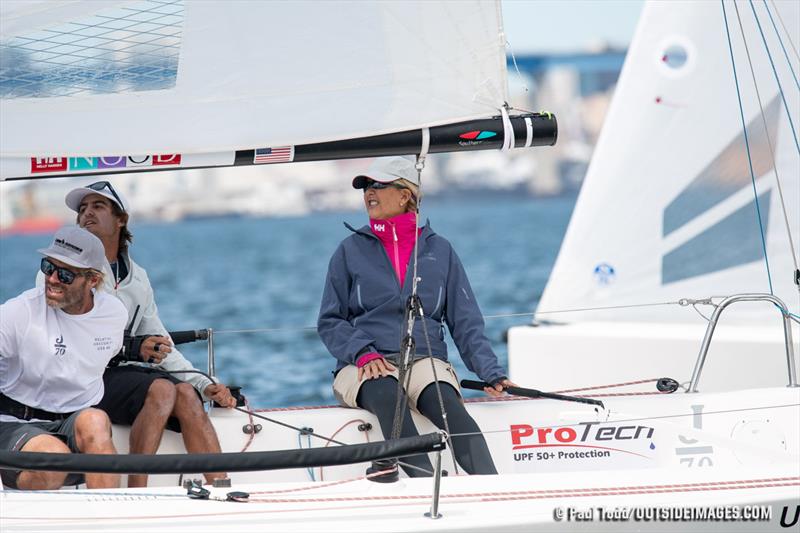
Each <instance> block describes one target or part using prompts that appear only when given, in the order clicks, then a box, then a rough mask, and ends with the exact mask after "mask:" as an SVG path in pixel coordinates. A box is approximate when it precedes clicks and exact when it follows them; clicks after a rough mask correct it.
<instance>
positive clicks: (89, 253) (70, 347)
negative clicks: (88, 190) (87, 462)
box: [0, 226, 128, 489]
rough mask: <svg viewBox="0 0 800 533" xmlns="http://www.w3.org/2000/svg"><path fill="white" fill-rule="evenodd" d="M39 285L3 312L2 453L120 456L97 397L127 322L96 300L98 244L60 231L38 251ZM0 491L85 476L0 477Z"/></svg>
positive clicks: (106, 300)
mask: <svg viewBox="0 0 800 533" xmlns="http://www.w3.org/2000/svg"><path fill="white" fill-rule="evenodd" d="M39 253H41V254H42V255H43V256H44V257H43V258H42V260H41V263H40V270H41V272H42V273H43V274H44V285H43V286H42V287H40V288H35V289H31V290H28V291H25V292H23V293H22V294H20V295H19V296H17V297H16V298H12V299H10V300H8V301H7V302H5V303H4V304H3V305H2V306H0V449H2V450H10V451H23V452H46V453H71V452H74V453H100V454H113V453H116V450H115V449H114V443H113V441H112V440H111V422H110V421H109V419H108V416H107V415H106V414H105V413H104V412H103V411H100V410H99V409H93V408H92V407H91V406H92V405H94V404H96V403H97V402H98V401H100V399H101V398H102V397H103V371H104V370H105V368H106V364H108V361H109V360H110V359H111V358H112V357H113V356H114V354H116V353H117V352H118V351H119V350H120V348H121V347H122V336H123V330H124V328H125V322H126V321H127V317H128V313H127V311H126V310H125V306H123V305H122V304H121V303H120V301H119V300H118V299H116V298H114V297H113V296H110V295H108V294H106V293H104V292H102V286H103V270H105V269H106V268H108V262H107V261H106V258H105V254H104V250H103V243H102V242H100V240H99V239H98V238H97V237H95V236H94V235H92V234H91V233H89V232H88V231H86V230H84V229H81V228H78V227H75V226H70V227H65V228H62V229H60V230H58V232H56V234H55V237H54V238H53V242H52V244H51V245H50V246H49V247H48V248H44V249H41V250H39ZM0 476H2V481H3V485H5V486H7V487H11V488H20V489H57V488H59V487H61V486H62V485H65V484H75V483H79V482H80V481H81V477H82V476H76V475H73V474H70V475H69V476H68V475H67V474H66V473H65V472H39V471H18V470H0ZM85 480H86V484H87V486H88V487H89V488H109V487H119V475H117V474H86V477H85Z"/></svg>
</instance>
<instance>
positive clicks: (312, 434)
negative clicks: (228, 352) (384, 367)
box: [162, 369, 432, 474]
mask: <svg viewBox="0 0 800 533" xmlns="http://www.w3.org/2000/svg"><path fill="white" fill-rule="evenodd" d="M162 372H164V373H166V374H200V375H201V376H205V377H206V378H207V379H210V380H211V381H213V382H214V383H216V380H215V379H213V378H212V377H211V376H209V375H208V374H206V373H205V372H203V371H202V370H197V369H193V370H162ZM233 409H234V410H235V411H239V412H240V413H245V414H247V415H250V416H253V417H255V418H260V419H261V420H266V421H267V422H271V423H273V424H276V425H278V426H283V427H285V428H287V429H291V430H294V431H297V432H298V433H299V434H301V435H308V436H309V441H310V438H311V437H316V438H318V439H321V440H324V441H326V442H329V443H331V442H332V443H333V444H339V445H341V446H346V445H347V443H346V442H342V441H338V440H335V439H332V438H330V437H326V436H325V435H320V434H319V433H316V432H315V431H314V430H312V429H310V428H299V427H297V426H293V425H291V424H287V423H286V422H281V421H280V420H275V419H274V418H270V417H268V416H264V415H261V414H258V413H257V412H255V411H251V410H250V409H242V408H241V407H233ZM399 464H400V465H402V466H406V467H408V468H412V469H414V470H419V471H420V472H424V473H426V474H432V472H431V471H429V470H427V469H425V468H420V467H418V466H415V465H412V464H406V463H404V462H402V461H399Z"/></svg>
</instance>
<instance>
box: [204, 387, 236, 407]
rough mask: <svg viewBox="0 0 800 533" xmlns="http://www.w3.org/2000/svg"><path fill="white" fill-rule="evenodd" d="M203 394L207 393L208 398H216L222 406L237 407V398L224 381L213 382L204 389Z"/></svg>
mask: <svg viewBox="0 0 800 533" xmlns="http://www.w3.org/2000/svg"><path fill="white" fill-rule="evenodd" d="M203 394H205V395H206V398H210V399H212V400H214V401H215V402H217V403H218V404H220V405H221V406H222V407H227V408H228V409H232V408H233V407H236V398H234V397H233V396H232V395H231V391H230V389H228V387H226V386H225V385H223V384H222V383H212V384H211V385H209V386H208V387H206V388H205V389H203Z"/></svg>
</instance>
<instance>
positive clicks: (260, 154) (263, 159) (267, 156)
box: [253, 146, 294, 165]
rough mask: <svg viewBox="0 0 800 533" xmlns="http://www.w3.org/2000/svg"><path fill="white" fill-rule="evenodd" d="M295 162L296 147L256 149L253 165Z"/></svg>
mask: <svg viewBox="0 0 800 533" xmlns="http://www.w3.org/2000/svg"><path fill="white" fill-rule="evenodd" d="M290 161H294V146H275V147H272V148H256V154H255V156H253V163H254V164H256V165H261V164H264V163H289V162H290Z"/></svg>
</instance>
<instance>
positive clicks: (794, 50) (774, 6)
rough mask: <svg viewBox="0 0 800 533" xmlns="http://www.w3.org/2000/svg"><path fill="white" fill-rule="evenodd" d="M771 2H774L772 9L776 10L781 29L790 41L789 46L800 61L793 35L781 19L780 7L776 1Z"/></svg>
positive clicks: (771, 0)
mask: <svg viewBox="0 0 800 533" xmlns="http://www.w3.org/2000/svg"><path fill="white" fill-rule="evenodd" d="M770 2H772V9H774V10H775V15H776V16H777V17H778V20H779V21H780V23H781V28H783V33H785V34H786V40H787V41H789V46H791V47H792V51H793V52H794V56H795V57H796V58H797V59H800V54H798V53H797V47H795V45H794V42H792V34H791V33H789V30H787V29H786V24H784V22H783V17H781V12H780V11H779V10H778V6H776V5H775V0H770ZM767 12H769V8H767Z"/></svg>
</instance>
